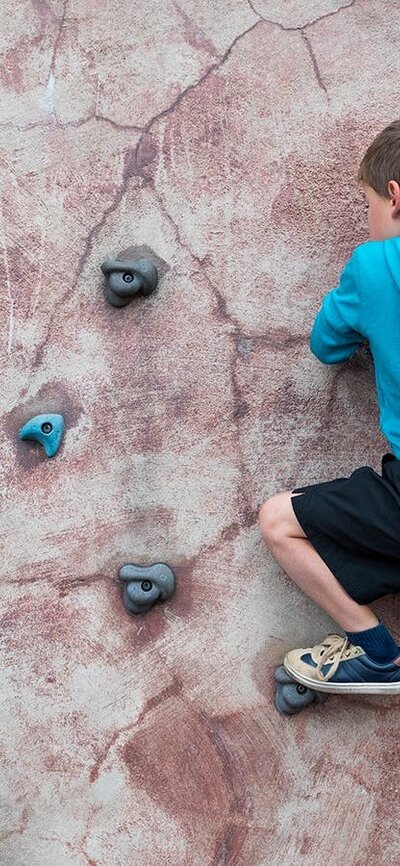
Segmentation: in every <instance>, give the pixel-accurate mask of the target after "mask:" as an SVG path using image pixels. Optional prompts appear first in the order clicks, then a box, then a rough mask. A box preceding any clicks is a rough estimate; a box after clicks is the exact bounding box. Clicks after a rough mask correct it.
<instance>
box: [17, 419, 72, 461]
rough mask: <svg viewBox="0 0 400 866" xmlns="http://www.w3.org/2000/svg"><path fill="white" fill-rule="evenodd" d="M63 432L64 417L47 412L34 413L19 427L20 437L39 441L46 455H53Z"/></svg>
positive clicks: (59, 443)
mask: <svg viewBox="0 0 400 866" xmlns="http://www.w3.org/2000/svg"><path fill="white" fill-rule="evenodd" d="M63 433H64V418H63V416H62V415H55V414H54V413H49V414H46V415H35V416H34V418H30V419H29V421H27V422H26V424H24V426H23V427H21V429H20V431H19V437H20V439H33V441H34V442H40V444H41V445H43V448H44V450H45V452H46V454H47V456H48V457H54V455H55V454H57V451H58V449H59V447H60V445H61V440H62V437H63Z"/></svg>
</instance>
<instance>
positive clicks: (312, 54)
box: [300, 30, 330, 102]
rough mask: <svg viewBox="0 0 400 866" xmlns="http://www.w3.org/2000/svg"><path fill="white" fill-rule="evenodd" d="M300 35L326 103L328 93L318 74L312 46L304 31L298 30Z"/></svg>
mask: <svg viewBox="0 0 400 866" xmlns="http://www.w3.org/2000/svg"><path fill="white" fill-rule="evenodd" d="M300 34H301V37H302V39H303V41H304V42H305V43H306V46H307V50H308V53H309V55H310V57H311V61H312V65H313V69H314V72H315V75H316V79H317V81H318V85H319V87H320V88H321V90H323V91H324V93H326V96H327V100H328V102H330V99H329V94H328V91H327V89H326V86H325V84H324V82H323V80H322V77H321V73H320V70H319V67H318V63H317V59H316V57H315V54H314V51H313V49H312V45H311V43H310V41H309V39H308V37H307V34H306V33H304V30H300Z"/></svg>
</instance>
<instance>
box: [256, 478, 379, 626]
mask: <svg viewBox="0 0 400 866" xmlns="http://www.w3.org/2000/svg"><path fill="white" fill-rule="evenodd" d="M292 496H302V494H301V493H292V492H291V491H290V490H285V491H284V492H283V493H278V494H276V495H275V496H272V497H271V498H270V499H268V500H267V501H266V502H264V504H263V505H262V506H261V509H260V513H259V521H260V529H261V534H262V536H263V538H264V540H265V541H266V543H267V545H268V547H269V548H270V550H271V552H272V554H273V556H274V557H275V559H277V560H278V562H279V564H280V565H281V566H282V568H284V570H285V571H286V573H287V574H288V575H289V577H291V578H292V580H294V582H295V583H297V585H298V586H299V587H300V589H302V590H303V592H305V593H306V595H308V596H309V597H310V598H312V599H313V601H315V602H316V604H318V605H319V607H321V608H322V609H323V610H325V611H326V613H328V614H329V616H330V617H332V619H333V620H335V622H337V623H338V625H340V626H341V628H342V629H344V631H353V632H356V631H361V630H362V629H367V628H373V627H374V626H376V625H378V622H379V620H378V617H377V616H376V615H375V614H374V612H373V610H371V608H370V607H368V606H367V605H361V604H358V602H356V601H354V599H352V598H351V596H350V595H349V594H348V593H347V592H346V590H345V589H344V588H343V586H342V585H341V584H340V583H339V581H338V580H337V579H336V577H335V576H334V574H332V572H331V570H330V569H329V568H328V566H327V565H326V563H325V562H324V560H323V559H322V558H321V557H320V555H319V554H318V553H317V551H316V550H315V547H314V546H313V545H312V544H311V541H309V540H308V538H307V537H306V535H305V533H304V532H303V530H302V528H301V526H300V523H299V521H298V520H297V517H296V515H295V513H294V511H293V506H292V503H291V501H290V500H291V497H292Z"/></svg>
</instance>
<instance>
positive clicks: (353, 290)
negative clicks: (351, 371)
mask: <svg viewBox="0 0 400 866" xmlns="http://www.w3.org/2000/svg"><path fill="white" fill-rule="evenodd" d="M366 341H368V342H369V347H370V350H371V353H372V356H373V359H374V364H375V382H376V389H377V396H378V404H379V427H380V430H381V431H382V433H383V435H384V436H385V437H386V438H387V440H388V442H389V446H390V450H391V451H392V452H393V453H394V455H395V456H396V457H397V458H398V459H400V237H395V238H387V239H386V240H383V241H366V242H365V243H363V244H360V245H359V246H358V247H356V248H355V250H354V252H353V253H352V255H351V257H350V259H349V261H348V262H347V264H346V266H345V267H344V269H343V271H342V273H341V276H340V281H339V285H338V286H337V288H335V289H332V291H330V292H328V294H327V295H326V296H325V298H324V299H323V302H322V305H321V308H320V310H319V312H318V314H317V316H316V319H315V322H314V325H313V328H312V331H311V336H310V349H311V351H312V352H313V354H314V355H316V357H317V358H319V360H320V361H322V362H323V363H324V364H338V363H340V362H341V361H346V360H347V358H350V357H351V355H353V354H354V352H356V351H357V349H358V348H359V347H360V346H362V345H363V344H364V343H365V342H366Z"/></svg>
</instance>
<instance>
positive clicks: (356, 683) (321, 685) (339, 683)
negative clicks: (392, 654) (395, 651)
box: [283, 634, 400, 695]
mask: <svg viewBox="0 0 400 866" xmlns="http://www.w3.org/2000/svg"><path fill="white" fill-rule="evenodd" d="M283 664H284V667H285V668H286V670H287V672H288V673H289V674H290V675H291V676H292V677H293V679H295V680H296V681H297V682H298V683H302V684H303V685H304V686H307V688H309V689H315V691H318V692H343V693H352V694H358V693H360V694H367V695H376V694H379V695H380V694H383V695H395V694H400V666H399V665H398V664H394V662H390V664H384V665H381V664H378V662H375V661H374V660H373V659H371V658H370V657H369V656H368V655H367V653H366V652H365V650H363V648H362V647H360V646H355V645H354V644H352V643H350V640H349V638H348V637H346V636H343V635H339V634H329V635H328V636H327V637H326V638H325V640H324V641H323V642H322V643H320V644H316V646H314V647H306V648H304V647H301V648H300V649H293V650H290V651H289V652H288V653H286V655H285V658H284V660H283Z"/></svg>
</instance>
